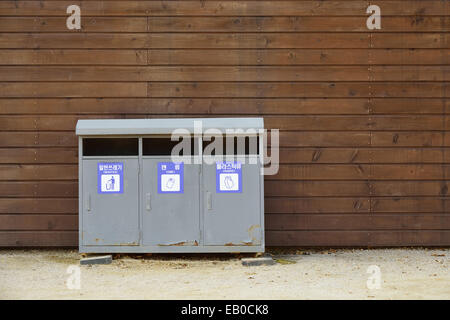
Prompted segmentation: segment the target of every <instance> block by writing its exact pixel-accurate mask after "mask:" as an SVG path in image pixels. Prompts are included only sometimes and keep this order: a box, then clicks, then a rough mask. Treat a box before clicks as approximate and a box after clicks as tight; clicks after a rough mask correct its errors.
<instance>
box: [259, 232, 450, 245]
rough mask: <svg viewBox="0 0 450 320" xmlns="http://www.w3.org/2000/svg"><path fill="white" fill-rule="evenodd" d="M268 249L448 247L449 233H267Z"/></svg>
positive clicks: (449, 242)
mask: <svg viewBox="0 0 450 320" xmlns="http://www.w3.org/2000/svg"><path fill="white" fill-rule="evenodd" d="M266 235H267V240H266V244H267V245H268V246H284V245H285V244H286V243H289V244H291V245H292V246H303V247H305V246H306V247H307V246H331V247H354V246H364V247H367V246H370V247H388V246H438V247H439V246H448V245H449V244H450V231H448V230H443V231H441V230H439V231H438V230H430V231H422V230H420V231H419V230H415V231H391V230H389V231H267V233H266Z"/></svg>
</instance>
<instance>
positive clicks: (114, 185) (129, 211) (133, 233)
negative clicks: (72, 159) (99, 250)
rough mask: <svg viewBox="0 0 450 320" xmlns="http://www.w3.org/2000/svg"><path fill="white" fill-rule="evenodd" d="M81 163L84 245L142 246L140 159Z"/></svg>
mask: <svg viewBox="0 0 450 320" xmlns="http://www.w3.org/2000/svg"><path fill="white" fill-rule="evenodd" d="M82 161H83V177H82V192H83V200H82V201H83V205H82V207H83V213H82V214H83V217H82V223H83V234H82V241H83V244H84V245H86V246H91V245H95V246H97V245H98V246H102V245H108V246H116V245H117V246H121V245H139V202H138V196H139V192H138V190H139V188H138V185H139V181H138V171H139V170H138V168H139V167H138V166H139V162H138V159H137V158H136V159H120V158H118V159H113V160H110V159H107V160H105V159H98V160H97V159H96V160H93V159H89V160H82Z"/></svg>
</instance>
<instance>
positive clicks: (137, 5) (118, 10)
mask: <svg viewBox="0 0 450 320" xmlns="http://www.w3.org/2000/svg"><path fill="white" fill-rule="evenodd" d="M77 3H78V4H79V5H80V8H81V10H82V12H83V13H84V15H87V16H92V15H94V16H99V15H102V16H103V15H105V16H295V15H299V16H315V15H325V16H327V15H328V16H330V15H331V16H348V15H355V16H365V15H366V10H367V6H368V5H367V2H366V1H326V2H324V3H323V4H321V5H320V6H318V5H317V2H316V1H203V2H202V3H199V2H198V1H165V2H158V1H77ZM70 4H73V2H70V1H42V2H38V1H10V0H7V1H1V6H0V10H1V12H2V14H3V15H12V16H19V15H22V16H27V15H29V16H34V15H36V12H39V15H41V16H64V15H65V12H66V8H67V7H68V6H69V5H70ZM448 10H449V5H448V3H447V2H445V1H439V0H419V1H410V2H409V3H407V4H405V3H404V2H402V1H400V0H396V1H383V14H384V15H386V16H388V15H420V16H423V15H440V14H442V13H444V12H448Z"/></svg>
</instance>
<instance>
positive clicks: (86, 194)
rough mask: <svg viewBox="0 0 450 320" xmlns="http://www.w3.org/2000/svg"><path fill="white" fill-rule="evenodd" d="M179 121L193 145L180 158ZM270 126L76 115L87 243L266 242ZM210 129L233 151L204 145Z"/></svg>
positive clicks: (232, 248) (127, 247)
mask: <svg viewBox="0 0 450 320" xmlns="http://www.w3.org/2000/svg"><path fill="white" fill-rule="evenodd" d="M199 124H200V127H201V132H200V134H199V132H198V127H199ZM180 128H182V129H183V130H184V131H185V132H186V133H184V134H183V135H184V136H185V137H187V136H189V137H190V149H191V150H187V152H185V153H184V156H185V158H183V159H182V160H179V161H173V158H172V157H171V153H172V149H173V147H174V146H175V145H177V144H179V142H180V141H172V140H171V134H172V133H173V131H174V130H177V129H180ZM263 128H264V122H263V119H262V118H205V119H199V118H189V119H119V120H117V119H105V120H79V121H78V123H77V127H76V134H77V135H78V142H79V250H80V252H86V253H88V252H91V253H93V252H98V253H105V252H136V253H139V252H143V253H144V252H264V176H263V175H262V174H261V172H262V168H263V164H262V161H261V158H262V157H261V154H260V153H262V152H263V150H264V148H263V140H264V139H262V136H261V134H260V132H259V131H258V130H260V129H263ZM213 129H214V130H216V131H215V132H217V130H219V131H220V132H222V133H223V134H224V138H223V144H224V148H225V149H226V146H227V143H229V142H230V141H232V142H234V150H232V151H233V152H232V154H231V158H230V154H229V149H226V150H227V155H226V157H223V159H219V160H217V158H214V157H215V156H220V155H221V154H220V150H217V149H216V150H215V152H214V153H212V154H209V152H206V151H207V150H208V146H209V147H211V146H212V144H213V143H214V141H215V140H214V139H211V138H208V137H207V136H208V135H207V132H208V130H213ZM237 129H238V130H241V131H238V130H237ZM196 130H197V131H196ZM226 130H236V131H235V132H234V133H233V134H228V135H225V133H226ZM201 133H203V135H202V134H201ZM239 139H242V140H239ZM243 141H245V143H243V144H241V146H245V147H244V148H241V149H239V148H237V147H236V146H239V145H240V143H242V142H243ZM185 145H186V144H185ZM255 146H256V147H255ZM185 151H186V150H185ZM206 154H208V155H206Z"/></svg>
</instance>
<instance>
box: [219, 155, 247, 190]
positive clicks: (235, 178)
mask: <svg viewBox="0 0 450 320" xmlns="http://www.w3.org/2000/svg"><path fill="white" fill-rule="evenodd" d="M216 192H217V193H223V192H234V193H241V192H242V164H241V163H240V162H238V161H224V162H217V163H216Z"/></svg>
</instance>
